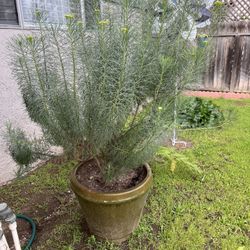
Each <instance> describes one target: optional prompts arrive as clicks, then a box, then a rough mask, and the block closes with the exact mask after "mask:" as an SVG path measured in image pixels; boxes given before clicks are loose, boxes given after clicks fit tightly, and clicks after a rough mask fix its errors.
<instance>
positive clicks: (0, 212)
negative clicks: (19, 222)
mask: <svg viewBox="0 0 250 250" xmlns="http://www.w3.org/2000/svg"><path fill="white" fill-rule="evenodd" d="M0 220H4V221H5V222H7V223H10V224H11V223H13V222H15V221H16V215H15V214H14V213H13V212H12V210H11V209H10V208H9V207H8V205H7V204H6V203H0Z"/></svg>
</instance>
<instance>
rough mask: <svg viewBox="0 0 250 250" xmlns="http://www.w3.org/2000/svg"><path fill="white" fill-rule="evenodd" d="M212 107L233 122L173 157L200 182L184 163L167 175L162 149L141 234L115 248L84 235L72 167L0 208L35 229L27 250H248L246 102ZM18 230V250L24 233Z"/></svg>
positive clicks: (192, 137)
mask: <svg viewBox="0 0 250 250" xmlns="http://www.w3.org/2000/svg"><path fill="white" fill-rule="evenodd" d="M239 102H240V103H241V104H242V105H239ZM216 103H217V104H219V105H220V106H222V108H224V109H229V108H232V109H233V110H234V111H235V112H234V113H235V117H234V119H233V121H231V122H230V123H228V124H225V125H224V127H223V128H222V129H217V130H211V129H210V130H199V131H188V132H182V133H181V137H182V138H184V139H186V140H188V141H190V142H192V143H191V145H192V147H191V148H188V149H186V150H182V151H180V152H179V153H180V154H183V155H184V156H185V157H186V158H187V159H188V160H189V161H190V162H191V163H196V164H197V165H198V166H199V168H201V169H202V171H203V172H202V174H198V175H197V174H194V173H192V172H191V171H190V170H189V168H187V167H186V166H185V163H182V164H181V163H178V162H177V165H176V167H175V168H174V169H171V164H172V162H171V160H170V159H169V157H167V156H168V155H169V149H167V148H163V149H161V150H160V152H159V153H158V155H157V156H156V157H155V159H154V160H153V161H152V162H151V166H152V170H153V174H154V188H153V190H152V192H151V193H150V196H149V199H148V203H147V206H146V209H145V212H144V216H143V218H142V221H141V224H140V227H139V228H138V229H137V230H136V231H135V233H134V234H133V235H132V236H131V237H130V239H129V240H128V241H127V242H125V243H123V244H122V245H121V246H119V247H118V246H114V245H113V244H111V243H108V242H105V243H101V242H99V241H97V240H96V239H95V238H94V237H93V236H90V235H89V232H88V230H87V227H86V223H85V222H84V221H83V218H82V215H81V213H80V206H79V205H78V203H77V201H76V199H75V197H74V194H73V193H72V192H71V190H70V189H69V183H68V178H67V177H68V175H69V173H70V172H71V170H72V169H73V167H74V166H75V164H76V163H75V162H66V163H63V164H55V163H48V164H47V165H46V166H44V167H40V168H39V169H37V170H36V171H35V172H33V173H32V174H30V175H29V176H28V177H26V178H23V179H21V180H16V181H14V182H13V183H11V184H9V185H6V186H3V187H1V189H0V197H1V202H3V201H4V202H7V203H8V204H9V205H10V206H11V207H12V208H13V209H14V211H15V212H16V213H22V214H25V215H27V216H29V217H31V218H33V219H34V220H35V221H36V223H37V238H36V240H35V242H34V245H33V248H32V249H38V250H41V249H46V250H50V249H51V250H52V249H53V250H57V249H58V250H63V249H65V250H66V249H69V250H70V249H76V250H78V249H79V250H80V249H95V250H98V249H131V250H136V249H138V250H139V249H164V250H165V249H188V250H189V249H238V248H239V247H245V250H246V249H249V247H250V213H249V211H250V195H249V194H250V170H249V166H250V157H249V148H250V129H249V126H250V101H249V100H242V101H237V102H236V101H231V100H217V101H216ZM173 160H174V159H173ZM18 224H19V228H20V230H19V231H20V236H21V238H23V240H22V242H24V241H25V239H27V237H28V233H29V229H28V227H27V225H24V224H22V223H21V222H19V221H18ZM22 235H23V236H24V237H22ZM242 249H244V248H242Z"/></svg>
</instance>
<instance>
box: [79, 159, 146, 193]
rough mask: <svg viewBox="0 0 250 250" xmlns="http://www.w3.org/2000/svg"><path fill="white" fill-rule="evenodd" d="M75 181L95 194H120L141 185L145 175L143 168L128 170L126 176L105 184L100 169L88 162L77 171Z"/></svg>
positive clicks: (94, 162)
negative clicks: (95, 192)
mask: <svg viewBox="0 0 250 250" xmlns="http://www.w3.org/2000/svg"><path fill="white" fill-rule="evenodd" d="M76 174H77V180H78V181H79V182H80V183H81V184H82V185H84V186H85V187H88V188H89V189H91V190H93V191H97V192H105V193H108V192H122V191H125V190H127V189H130V188H132V187H135V186H137V185H138V184H139V183H141V182H142V181H143V180H144V179H145V178H146V175H147V171H146V168H145V167H144V166H141V167H138V168H137V169H134V170H130V171H128V172H127V173H126V174H124V175H121V176H119V178H118V179H116V180H114V181H112V182H109V183H107V182H105V180H104V178H103V175H102V172H101V169H100V167H99V166H98V164H97V163H96V161H95V160H89V161H87V162H86V163H85V164H82V165H81V166H80V167H79V168H78V171H77V173H76Z"/></svg>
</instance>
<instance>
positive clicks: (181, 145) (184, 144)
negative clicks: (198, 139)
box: [163, 139, 193, 151]
mask: <svg viewBox="0 0 250 250" xmlns="http://www.w3.org/2000/svg"><path fill="white" fill-rule="evenodd" d="M163 146H164V147H167V148H175V149H176V150H177V151H181V150H185V149H189V148H192V147H193V144H192V142H191V141H185V140H182V139H180V140H178V142H177V143H175V145H173V143H172V140H170V139H167V140H166V141H165V142H164V144H163Z"/></svg>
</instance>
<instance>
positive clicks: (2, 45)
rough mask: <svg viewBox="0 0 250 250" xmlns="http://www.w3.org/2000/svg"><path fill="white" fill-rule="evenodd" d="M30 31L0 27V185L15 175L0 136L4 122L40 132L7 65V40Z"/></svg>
mask: <svg viewBox="0 0 250 250" xmlns="http://www.w3.org/2000/svg"><path fill="white" fill-rule="evenodd" d="M20 32H22V33H24V32H25V33H28V32H30V31H24V30H14V29H0V185H1V184H3V183H4V182H6V181H9V180H11V179H13V178H14V177H15V174H14V171H15V170H16V164H15V162H14V161H13V160H12V159H11V157H10V155H9V154H8V152H7V147H6V144H5V142H4V140H3V138H2V136H1V135H2V134H3V133H4V131H5V124H6V122H11V123H12V124H13V125H14V126H19V127H21V128H23V129H24V130H25V131H26V132H27V133H29V134H31V135H32V134H33V133H36V134H40V130H39V128H38V127H37V126H36V125H35V124H34V123H32V122H31V120H30V119H29V117H28V114H27V112H26V110H25V107H24V104H23V103H22V98H21V94H20V91H19V89H18V86H17V84H16V82H15V80H14V79H13V78H12V76H11V70H10V67H9V65H8V55H9V51H8V49H7V43H8V40H9V39H10V38H11V37H12V36H14V35H17V34H18V33H20Z"/></svg>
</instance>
